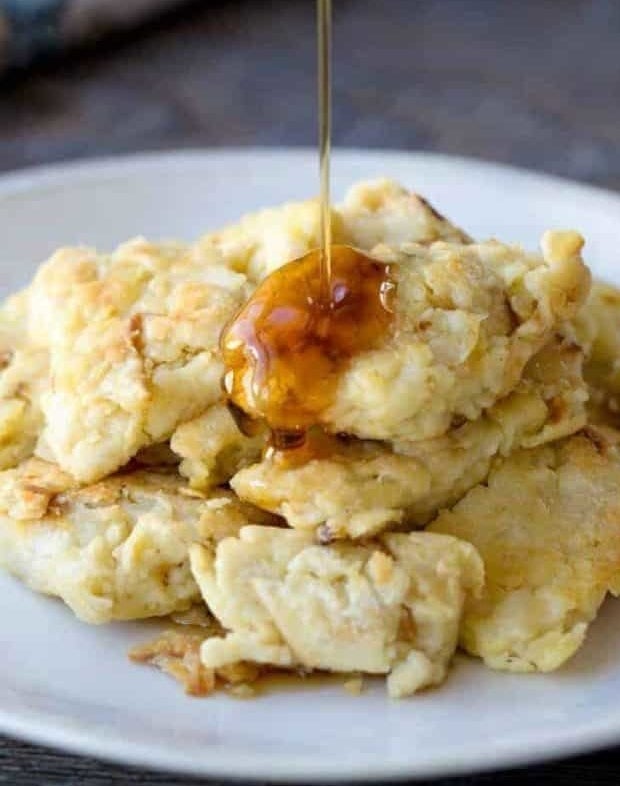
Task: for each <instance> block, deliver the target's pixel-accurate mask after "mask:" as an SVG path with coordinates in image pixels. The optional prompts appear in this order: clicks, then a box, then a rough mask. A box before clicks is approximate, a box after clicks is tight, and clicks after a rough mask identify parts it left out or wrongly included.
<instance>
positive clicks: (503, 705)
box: [0, 150, 620, 781]
mask: <svg viewBox="0 0 620 786" xmlns="http://www.w3.org/2000/svg"><path fill="white" fill-rule="evenodd" d="M334 170H335V171H334V192H335V194H336V195H341V194H342V193H343V191H344V189H345V188H346V186H347V185H348V184H349V183H351V182H353V181H354V180H356V179H359V178H365V177H373V176H377V175H391V176H394V177H397V178H399V179H400V180H401V181H403V182H404V183H405V184H406V185H408V186H410V187H414V188H416V189H418V190H419V191H420V192H421V193H423V194H425V195H427V196H428V197H429V198H430V199H431V200H433V201H434V202H435V203H436V205H437V206H438V207H439V209H440V210H441V211H442V212H445V213H446V214H447V215H448V216H450V217H451V218H453V219H454V220H455V221H457V222H458V223H460V224H462V225H463V226H464V227H466V228H467V229H468V230H469V231H470V232H471V233H472V234H474V235H476V236H478V237H486V236H488V235H497V236H499V237H501V238H503V239H507V240H517V241H522V242H524V243H526V244H528V245H529V246H535V245H536V243H537V240H538V237H539V236H540V234H541V232H542V231H543V230H544V229H545V228H547V227H576V228H578V229H580V230H581V231H582V232H583V233H584V234H585V235H586V237H587V238H588V243H587V247H586V251H587V258H588V260H589V262H590V263H591V265H592V267H593V268H594V270H595V272H596V273H597V274H598V275H606V276H607V277H609V278H610V279H611V280H613V279H614V277H615V279H616V281H617V282H618V283H620V268H619V267H618V265H617V259H616V255H617V250H616V249H618V248H620V197H618V196H616V195H614V194H611V193H606V192H603V191H598V190H595V189H591V188H587V187H584V186H579V185H575V184H572V183H567V182H564V181H561V180H557V179H553V178H550V177H545V176H539V175H534V174H530V173H526V172H520V171H517V170H514V169H510V168H505V167H500V166H496V165H491V164H483V163H479V162H475V161H466V160H462V159H454V158H446V157H442V156H433V155H426V154H404V153H386V152H361V151H360V152H356V151H349V152H343V153H339V154H337V155H336V161H335V166H334ZM316 184H317V176H316V161H315V155H314V153H313V152H309V151H296V152H292V151H288V152H275V151H273V152H269V151H251V150H246V151H218V152H211V153H200V152H196V153H181V154H178V155H158V156H148V157H141V158H128V159H117V160H114V161H108V162H98V163H87V164H80V165H78V166H69V167H59V168H50V169H47V170H38V171H32V172H27V173H25V174H20V175H14V176H9V177H5V178H3V179H0V227H1V228H2V234H1V237H2V241H1V243H2V252H1V253H2V256H1V259H2V262H1V265H2V269H1V274H0V278H1V280H2V287H3V288H4V289H9V288H10V289H12V288H15V287H16V286H18V285H20V284H22V283H25V282H26V281H27V280H28V279H29V278H30V276H31V274H32V272H33V270H34V269H35V266H36V264H38V263H39V262H40V261H41V260H42V259H44V258H45V256H46V255H47V254H48V253H49V252H50V251H52V250H53V248H54V247H55V246H57V245H59V244H65V243H78V242H82V243H89V244H96V245H99V246H100V247H102V248H109V247H111V246H112V245H113V244H115V243H116V242H118V241H120V240H123V239H126V238H128V237H130V236H132V235H135V234H138V233H143V234H145V235H148V236H150V237H152V238H163V237H168V236H177V237H186V238H191V237H194V236H196V235H198V234H199V233H200V232H202V231H204V230H205V229H208V228H212V227H215V226H217V225H218V224H220V223H222V222H223V221H227V220H231V219H234V218H235V217H236V216H238V215H239V213H241V212H242V211H247V210H251V209H254V208H257V207H259V206H261V205H267V204H271V203H278V202H280V201H282V200H284V199H290V198H301V197H305V196H307V195H308V194H309V193H313V192H315V191H316ZM0 617H1V619H2V625H1V626H0V631H1V632H0V730H1V731H4V732H6V733H9V734H14V735H18V736H20V737H25V738H28V739H31V740H36V741H39V742H44V743H49V744H52V745H56V746H60V747H63V748H66V749H69V750H72V751H77V752H80V753H88V754H93V755H96V756H101V757H105V758H109V759H114V760H116V761H121V762H126V763H132V764H142V765H147V766H151V767H160V768H167V769H172V770H179V771H184V772H191V773H199V774H203V775H211V776H218V777H219V776H226V775H228V776H238V777H250V776H253V777H256V778H270V779H286V780H289V781H292V780H304V779H305V780H308V779H313V780H320V779H334V778H346V779H360V780H361V779H370V778H387V777H401V776H402V777H415V776H419V777H421V776H430V775H440V774H441V775H445V774H449V773H456V772H464V771H472V770H480V769H485V768H490V767H498V766H500V765H508V764H514V763H526V762H531V761H534V760H540V759H543V758H549V757H554V756H560V755H565V754H569V753H576V752H578V751H584V750H587V749H592V748H595V747H598V746H602V745H605V744H609V743H614V742H620V607H619V606H618V605H617V604H614V603H612V602H608V603H607V605H606V606H605V608H604V610H603V613H602V614H601V616H600V618H599V619H598V620H597V621H596V623H595V624H594V625H593V626H592V630H591V633H590V635H589V637H588V641H587V643H586V645H585V646H584V647H583V649H582V650H581V652H580V653H579V654H578V655H577V657H576V658H574V659H573V661H571V663H570V664H569V665H568V666H567V667H566V668H564V669H563V670H561V671H560V672H559V673H556V674H553V675H547V676H542V675H537V676H510V675H507V674H498V673H493V672H491V671H488V670H486V669H484V668H483V667H482V666H481V665H480V664H479V663H477V662H475V661H473V660H468V659H466V658H464V657H461V658H459V659H458V660H457V664H456V668H455V669H454V672H453V673H452V675H451V677H450V679H449V680H448V682H447V684H446V685H445V686H444V687H442V688H441V689H439V690H436V691H432V692H428V693H425V694H423V695H420V696H417V697H414V698H412V699H410V700H407V701H402V702H399V703H395V702H390V701H388V700H387V698H386V697H385V694H384V691H383V686H382V685H380V684H377V685H373V686H372V687H371V689H370V690H369V691H368V692H367V693H365V694H364V695H363V696H362V697H352V696H349V695H348V694H346V693H345V692H344V691H343V690H342V689H341V688H340V687H339V686H338V685H336V686H334V685H331V686H328V685H323V686H322V687H320V688H312V689H303V688H301V689H300V690H295V691H292V690H287V691H286V692H283V693H280V694H278V693H273V694H271V695H267V696H266V697H263V698H260V699H257V700H255V701H239V700H234V699H231V698H228V697H226V696H223V695H222V696H216V697H213V698H209V699H205V700H197V699H189V698H186V697H185V696H184V695H183V694H182V693H181V692H180V690H179V689H178V688H177V686H176V685H175V684H174V683H173V682H172V681H171V680H168V679H167V678H166V677H164V676H162V675H160V674H158V673H157V672H155V671H153V670H150V669H147V668H141V667H138V666H133V665H130V664H129V663H128V661H127V659H126V652H127V649H128V648H129V646H130V645H131V644H134V643H135V642H136V641H139V640H140V639H143V638H145V637H147V636H149V635H151V634H152V630H148V623H147V624H146V629H145V625H144V624H142V625H139V624H135V625H134V624H128V625H113V626H108V627H102V628H93V627H88V626H87V625H84V624H82V623H80V622H78V621H77V620H75V619H74V618H73V616H72V615H71V614H70V613H69V611H68V610H67V609H65V608H64V607H63V606H62V605H61V604H60V603H58V602H56V601H53V600H49V599H45V598H41V597H37V596H35V595H33V594H31V593H30V592H29V591H28V590H26V589H24V588H23V587H22V586H20V585H19V584H18V583H17V582H15V581H13V580H11V579H9V578H7V577H5V576H0Z"/></svg>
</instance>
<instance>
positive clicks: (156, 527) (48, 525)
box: [0, 459, 272, 623]
mask: <svg viewBox="0 0 620 786" xmlns="http://www.w3.org/2000/svg"><path fill="white" fill-rule="evenodd" d="M264 521H272V519H270V517H269V516H267V515H266V514H263V513H261V512H260V511H257V510H254V509H252V508H251V506H248V505H244V504H243V503H240V502H239V501H238V500H237V499H236V498H235V497H234V495H232V494H231V493H230V492H226V491H223V490H221V489H220V490H217V491H215V492H214V493H213V494H212V495H210V496H202V495H199V494H196V493H192V492H190V491H189V490H188V489H187V487H186V485H185V483H184V481H183V480H182V479H181V478H179V477H178V476H177V475H176V474H174V473H173V472H164V471H162V472H156V471H154V470H149V471H147V470H142V471H136V472H129V473H124V474H120V475H115V476H112V477H111V478H107V479H106V480H104V481H101V482H100V483H97V484H95V485H92V486H87V487H84V488H78V487H76V483H75V481H74V480H73V478H72V477H71V476H70V475H68V474H67V473H65V472H63V471H62V470H60V469H59V468H58V467H56V466H55V465H53V464H49V463H46V462H44V461H41V460H39V459H30V460H28V461H26V462H25V463H23V464H21V465H20V466H19V467H18V468H17V469H14V470H7V471H5V472H3V473H0V564H1V565H2V566H3V567H5V568H6V569H7V570H9V571H10V572H11V573H13V574H14V575H16V576H17V577H18V578H20V579H22V580H23V581H24V582H25V583H26V584H28V586H30V587H31V588H32V589H34V590H36V591H37V592H42V593H45V594H48V595H57V596H59V597H60V598H62V599H63V600H64V601H65V602H66V603H67V605H69V606H70V607H71V609H72V610H73V611H74V612H75V614H76V615H77V616H78V617H80V618H81V619H83V620H85V621H87V622H91V623H102V622H109V621H111V620H118V619H135V618H140V617H152V616H161V615H164V614H169V613H171V612H173V611H178V610H181V609H185V608H188V607H189V606H190V604H191V603H192V602H194V601H196V600H197V599H198V598H199V593H198V590H197V587H196V584H195V582H194V580H193V578H192V575H191V573H190V570H189V561H188V548H189V545H190V544H191V543H194V542H200V543H206V542H211V541H216V540H218V539H220V538H222V537H226V536H229V535H232V534H235V533H236V532H237V531H238V530H239V529H240V528H241V527H242V526H244V525H246V524H248V523H261V522H264Z"/></svg>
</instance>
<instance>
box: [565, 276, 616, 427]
mask: <svg viewBox="0 0 620 786" xmlns="http://www.w3.org/2000/svg"><path fill="white" fill-rule="evenodd" d="M575 327H576V334H577V337H578V340H579V341H580V342H581V343H582V344H583V345H584V347H585V349H586V355H587V357H586V363H585V366H584V376H585V378H586V381H587V383H588V386H589V389H590V400H589V404H588V409H589V419H590V422H592V423H601V424H607V425H610V426H614V427H620V290H618V289H617V288H616V287H613V286H611V285H610V284H605V283H603V282H601V281H595V282H594V283H593V285H592V291H591V292H590V297H589V298H588V300H587V302H586V304H585V306H584V307H583V308H582V309H581V311H580V312H579V314H578V316H577V318H576V319H575Z"/></svg>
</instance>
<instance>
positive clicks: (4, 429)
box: [0, 290, 48, 470]
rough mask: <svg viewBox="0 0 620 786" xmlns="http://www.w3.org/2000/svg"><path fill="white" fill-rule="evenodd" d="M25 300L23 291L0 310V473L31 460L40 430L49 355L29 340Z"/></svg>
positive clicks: (26, 293) (26, 295)
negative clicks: (42, 395)
mask: <svg viewBox="0 0 620 786" xmlns="http://www.w3.org/2000/svg"><path fill="white" fill-rule="evenodd" d="M28 298H29V292H28V291H27V290H24V291H23V292H20V293H18V294H17V295H13V296H12V297H10V298H8V299H7V300H6V301H5V302H4V303H3V304H2V306H1V307H0V470H2V469H8V468H10V467H13V466H15V465H16V464H18V463H19V462H20V461H22V460H23V459H25V458H28V457H30V456H31V455H32V453H33V451H34V448H35V445H36V443H37V439H38V437H39V433H40V431H41V429H42V427H43V416H42V414H41V408H40V405H39V399H40V396H41V393H42V391H43V390H44V388H45V386H46V385H47V381H48V354H47V351H46V350H45V349H44V348H40V347H36V346H33V345H32V343H31V342H30V340H29V335H28Z"/></svg>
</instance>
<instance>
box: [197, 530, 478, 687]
mask: <svg viewBox="0 0 620 786" xmlns="http://www.w3.org/2000/svg"><path fill="white" fill-rule="evenodd" d="M191 565H192V570H193V572H194V575H195V577H196V580H197V582H198V584H199V586H200V589H201V592H202V595H203V597H204V599H205V602H206V604H207V606H208V607H209V609H210V610H211V612H212V613H213V614H214V615H215V616H216V618H217V619H218V621H219V622H220V623H221V625H222V626H223V627H224V628H225V629H227V631H228V633H227V634H226V636H225V637H223V638H221V637H210V638H207V639H206V641H205V642H204V644H203V645H202V650H201V657H202V662H203V665H205V666H206V667H207V668H216V669H217V668H222V667H224V666H227V665H231V664H235V663H238V662H243V661H249V662H251V663H258V664H266V665H273V666H277V667H284V668H303V669H310V670H312V669H321V670H327V671H343V672H350V671H359V672H364V673H369V674H386V675H389V676H388V690H389V692H390V695H392V696H394V697H400V696H406V695H409V694H411V693H414V692H415V691H417V690H419V689H421V688H424V687H427V686H430V685H436V684H438V683H440V682H442V681H443V680H444V678H445V676H446V672H447V668H448V665H449V662H450V660H451V658H452V655H453V653H454V649H455V647H456V641H457V637H458V628H459V622H460V617H461V611H462V608H463V603H464V601H465V598H466V597H467V596H469V595H470V594H474V595H475V594H476V593H478V592H479V591H480V589H481V586H482V582H483V568H482V562H481V560H480V558H479V557H478V554H477V553H476V550H475V549H474V548H472V547H471V546H469V544H465V543H462V542H460V541H458V540H456V539H455V538H447V537H438V536H434V535H428V534H426V533H413V534H409V535H406V534H391V535H385V536H383V537H382V538H380V539H379V540H377V541H376V542H374V543H373V542H370V543H368V544H366V545H364V546H357V545H352V544H344V543H343V544H336V545H332V546H319V545H316V543H315V542H314V539H313V538H312V536H311V535H309V534H307V533H303V532H296V531H293V530H284V529H276V528H273V527H244V528H243V529H242V530H241V531H240V533H239V536H238V537H237V538H226V539H224V540H222V541H220V543H219V544H218V545H217V546H216V548H215V550H213V549H211V548H205V547H202V546H194V547H192V549H191Z"/></svg>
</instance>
